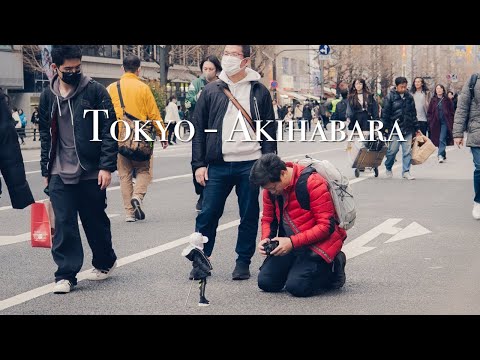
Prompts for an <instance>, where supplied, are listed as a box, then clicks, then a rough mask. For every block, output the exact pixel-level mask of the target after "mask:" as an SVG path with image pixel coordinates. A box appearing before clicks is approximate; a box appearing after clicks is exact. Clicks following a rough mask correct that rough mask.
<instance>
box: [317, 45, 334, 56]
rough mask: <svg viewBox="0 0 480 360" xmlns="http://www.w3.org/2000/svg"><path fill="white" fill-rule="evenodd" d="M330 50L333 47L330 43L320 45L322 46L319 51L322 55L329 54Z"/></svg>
mask: <svg viewBox="0 0 480 360" xmlns="http://www.w3.org/2000/svg"><path fill="white" fill-rule="evenodd" d="M330 51H331V48H330V46H328V45H320V47H319V48H318V52H319V53H320V55H328V54H330Z"/></svg>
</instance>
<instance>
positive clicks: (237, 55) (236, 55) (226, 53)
mask: <svg viewBox="0 0 480 360" xmlns="http://www.w3.org/2000/svg"><path fill="white" fill-rule="evenodd" d="M223 56H235V57H237V58H240V59H242V58H243V54H239V53H231V52H228V51H224V52H223Z"/></svg>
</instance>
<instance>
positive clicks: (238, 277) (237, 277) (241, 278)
mask: <svg viewBox="0 0 480 360" xmlns="http://www.w3.org/2000/svg"><path fill="white" fill-rule="evenodd" d="M248 279H250V275H241V276H235V277H233V276H232V280H248Z"/></svg>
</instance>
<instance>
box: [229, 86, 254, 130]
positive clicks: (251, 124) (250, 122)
mask: <svg viewBox="0 0 480 360" xmlns="http://www.w3.org/2000/svg"><path fill="white" fill-rule="evenodd" d="M222 90H223V92H224V93H225V95H227V98H228V100H230V101H231V102H232V103H233V105H235V107H236V108H237V109H238V110H240V112H241V113H242V115H243V117H244V118H245V119H247V121H248V123H249V124H250V126H251V127H252V129H253V131H256V129H255V125H254V124H253V120H252V118H251V117H250V115H248V113H247V111H246V110H245V109H244V108H243V106H242V105H240V103H239V102H238V100H237V99H235V96H233V95H232V93H231V92H230V90H228V89H227V88H222Z"/></svg>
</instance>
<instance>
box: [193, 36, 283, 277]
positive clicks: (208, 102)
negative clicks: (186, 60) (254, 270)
mask: <svg viewBox="0 0 480 360" xmlns="http://www.w3.org/2000/svg"><path fill="white" fill-rule="evenodd" d="M249 64H250V45H227V46H226V47H225V50H224V52H223V57H222V68H223V70H222V72H221V73H220V75H219V81H215V82H212V83H210V84H208V85H207V86H205V88H204V90H203V91H202V94H201V96H200V98H199V99H198V102H197V104H196V107H195V112H194V114H193V119H192V123H193V125H194V126H195V136H194V137H193V143H192V168H193V170H194V171H195V178H196V180H197V182H198V183H199V184H200V185H202V186H205V189H204V193H203V196H204V199H203V204H202V205H203V206H202V211H201V212H200V213H199V214H198V216H197V219H196V224H195V231H196V232H200V233H202V235H204V236H206V237H208V242H207V243H206V244H205V248H204V252H205V255H207V256H209V257H210V256H211V255H212V251H213V247H214V244H215V237H216V232H217V226H218V221H219V219H220V217H221V216H222V213H223V209H224V206H225V201H226V200H227V197H228V195H229V194H230V192H231V191H232V189H233V187H234V186H235V192H236V194H237V197H238V205H239V210H240V218H241V220H240V225H239V227H238V236H237V245H236V248H235V251H236V253H237V255H238V257H237V260H236V266H235V269H234V270H233V273H232V279H233V280H245V279H248V278H250V269H249V267H250V262H251V260H250V259H251V258H252V256H253V254H254V253H255V240H256V237H257V230H258V218H259V212H260V209H259V203H258V195H259V188H258V186H250V183H249V175H250V170H251V168H252V166H253V164H254V163H255V161H256V160H258V159H259V158H260V157H261V156H262V154H265V153H275V152H276V141H275V140H276V134H275V120H274V119H275V115H274V112H273V106H272V98H271V96H270V92H269V91H268V89H267V88H266V87H265V86H264V85H262V84H261V83H260V82H259V80H260V78H261V76H260V75H259V74H258V73H257V72H256V71H254V70H252V69H250V68H248V65H249ZM225 90H228V91H229V92H230V93H231V95H227V94H226V93H225ZM237 106H239V107H240V106H241V108H243V109H241V110H240V109H238V108H237ZM239 114H241V115H242V117H243V119H245V118H246V117H247V119H248V118H251V119H252V120H253V122H255V121H256V120H258V121H259V123H260V127H261V128H263V129H264V130H265V132H266V133H268V134H269V136H270V137H271V138H272V139H273V141H267V138H266V137H265V135H264V134H262V136H261V141H255V139H256V136H255V133H254V131H253V129H252V128H251V127H250V124H249V121H248V120H244V125H245V126H246V128H247V129H248V131H249V133H250V137H251V138H252V139H254V141H244V140H246V139H245V138H244V134H243V132H235V133H234V132H233V131H234V130H239V129H241V128H240V125H239V124H238V122H237V119H238V118H239ZM206 130H210V131H208V132H206ZM212 131H213V132H212ZM232 134H233V135H232ZM230 138H231V139H232V140H233V141H227V140H229V139H230ZM191 276H192V274H191Z"/></svg>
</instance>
